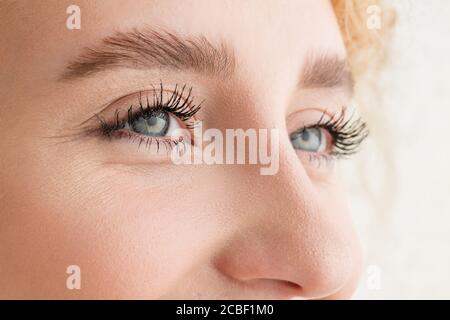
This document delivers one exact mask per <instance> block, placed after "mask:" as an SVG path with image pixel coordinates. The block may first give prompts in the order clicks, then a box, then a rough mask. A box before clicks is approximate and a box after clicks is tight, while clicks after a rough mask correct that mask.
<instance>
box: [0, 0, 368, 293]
mask: <svg viewBox="0 0 450 320" xmlns="http://www.w3.org/2000/svg"><path fill="white" fill-rule="evenodd" d="M72 3H73V1H45V2H43V1H20V0H19V1H11V2H10V1H6V2H5V1H0V18H1V19H0V38H1V39H2V46H1V47H0V61H1V72H0V101H1V103H0V135H1V137H2V138H1V139H0V149H1V150H2V151H1V157H0V204H1V205H0V217H1V218H0V297H2V298H5V297H15V298H39V297H40V298H150V299H153V298H193V299H196V298H210V299H215V298H244V299H245V298H258V299H260V298H261V299H264V298H269V299H270V298H271V299H279V298H292V297H301V298H334V297H338V298H344V297H349V296H350V294H351V293H352V291H353V290H354V287H355V285H356V282H357V279H358V275H359V270H360V253H359V247H358V242H357V239H356V236H355V232H354V230H353V228H352V226H351V220H350V216H349V212H348V210H347V207H346V204H345V201H344V197H343V193H342V190H341V189H342V181H341V179H340V178H339V176H338V175H337V172H336V163H337V162H338V161H339V160H337V158H338V157H339V154H345V152H346V151H347V152H348V150H347V149H346V147H345V145H344V144H341V146H340V147H339V142H342V143H347V142H349V141H348V140H344V139H345V138H347V139H348V137H346V136H345V134H347V135H348V134H349V132H348V130H350V129H351V128H349V126H348V124H347V123H346V120H343V119H340V117H341V116H343V115H344V114H345V112H344V111H343V110H344V107H345V106H348V105H349V103H350V99H351V95H352V91H351V79H350V78H349V73H348V70H347V68H346V65H345V61H346V53H345V48H344V45H343V42H342V39H341V37H340V31H339V27H338V25H337V22H336V17H335V15H334V12H333V9H332V7H331V4H330V3H329V1H326V0H321V1H309V0H296V1H294V0H292V1H277V0H273V1H263V2H262V1H258V0H254V1H253V0H252V1H245V3H244V2H238V1H208V0H192V1H175V0H173V1H172V0H170V1H168V0H164V1H159V0H136V1H119V0H109V1H95V2H94V1H87V0H83V1H82V0H78V1H76V4H77V5H78V6H79V8H80V10H81V11H80V13H81V15H80V21H81V25H80V26H81V28H80V29H70V28H68V27H67V23H69V27H70V25H73V22H74V21H76V17H75V18H74V16H73V14H72V13H73V12H72V11H70V10H69V13H67V12H66V10H67V8H68V7H69V6H70V5H71V4H72ZM75 14H76V12H75ZM72 18H73V19H75V20H72ZM71 23H72V24H71ZM75 25H76V22H75ZM105 39H106V40H105ZM88 48H89V49H88ZM183 86H185V89H184V91H182V88H183ZM190 90H191V94H190V95H189V91H190ZM177 101H178V104H177ZM199 106H200V109H198V107H199ZM183 107H184V109H183ZM197 109H198V110H197ZM194 113H195V114H194ZM339 119H340V120H339ZM339 121H340V123H339ZM199 123H201V127H202V129H203V131H206V130H207V129H217V130H216V131H215V132H216V133H217V132H219V133H223V136H224V139H225V137H226V136H225V132H226V129H243V130H248V129H255V132H256V133H257V134H258V137H261V135H262V134H260V132H262V131H264V130H261V131H260V129H275V130H273V131H269V133H268V135H269V137H271V139H269V140H270V141H268V142H267V146H268V151H271V152H267V153H268V154H272V155H275V154H276V155H277V156H278V159H276V157H272V160H274V159H275V160H274V162H273V163H272V168H274V170H272V172H270V173H269V174H262V170H260V169H261V168H262V167H268V165H267V163H266V164H265V165H263V164H259V162H258V163H256V164H252V163H244V164H242V163H241V164H239V163H236V162H237V161H234V162H235V163H234V164H232V163H229V164H217V163H210V162H208V163H207V162H205V161H203V162H201V163H197V164H181V165H177V164H174V163H173V159H172V158H171V156H170V155H169V153H170V150H172V148H178V145H180V146H181V145H183V146H184V147H186V146H187V148H186V149H184V150H188V149H189V148H192V149H194V148H196V149H195V150H196V151H198V149H199V148H200V147H201V146H199V145H195V142H194V141H191V140H189V139H187V138H186V137H184V139H183V140H182V141H181V142H180V136H176V135H175V133H174V132H177V130H175V129H176V128H181V129H186V130H188V132H193V129H191V127H192V125H193V124H197V126H199ZM344 125H346V126H347V127H344ZM345 130H347V132H345ZM271 132H275V133H277V134H278V143H271V141H272V142H273V141H275V142H276V139H275V136H274V135H271V134H270V133H271ZM350 133H351V132H350ZM249 139H250V138H249ZM340 139H341V140H340ZM192 140H194V139H192ZM261 141H263V142H264V141H265V140H264V139H263V140H260V143H259V144H258V148H259V150H261V146H262V145H264V143H261ZM350 142H351V141H350ZM205 144H207V143H206V142H205ZM224 144H225V141H224ZM248 145H250V143H249V144H248ZM169 149H170V150H169ZM217 150H219V149H217ZM217 150H216V151H217ZM246 150H247V151H244V155H247V156H248V155H249V153H250V151H249V150H250V146H249V149H246ZM235 151H236V150H235ZM217 152H218V151H217ZM239 152H242V150H237V151H236V152H235V153H236V154H238V153H239ZM224 153H225V151H224ZM219 154H220V152H219ZM275 161H277V163H278V164H279V166H277V164H276V163H275ZM71 265H76V266H79V268H80V272H81V289H79V290H77V289H74V290H69V289H68V288H67V286H66V280H67V278H68V277H69V276H70V274H68V273H66V271H67V268H68V267H69V266H71Z"/></svg>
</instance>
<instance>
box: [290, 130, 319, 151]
mask: <svg viewBox="0 0 450 320" xmlns="http://www.w3.org/2000/svg"><path fill="white" fill-rule="evenodd" d="M290 139H291V143H292V146H293V147H294V149H299V150H304V151H309V152H318V151H319V150H320V148H321V145H322V131H321V130H320V129H318V128H306V129H304V130H302V131H300V132H296V133H293V134H291V136H290Z"/></svg>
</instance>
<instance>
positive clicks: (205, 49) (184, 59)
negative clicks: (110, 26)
mask: <svg viewBox="0 0 450 320" xmlns="http://www.w3.org/2000/svg"><path fill="white" fill-rule="evenodd" d="M114 67H127V68H134V69H142V68H146V69H152V68H168V69H174V70H192V71H194V72H197V73H202V74H208V75H214V76H221V77H229V76H230V75H231V74H232V73H233V72H234V68H235V58H234V53H233V51H232V50H230V49H229V47H228V46H227V45H226V44H225V43H224V42H220V43H219V44H218V45H214V44H213V43H212V42H210V41H209V40H208V39H207V38H206V37H204V36H199V37H196V38H182V37H180V36H178V35H175V34H174V33H171V32H168V31H155V30H152V29H148V28H146V29H143V30H142V31H140V30H138V29H133V30H132V31H130V32H126V33H123V32H118V33H116V34H114V35H112V36H109V37H107V38H105V39H103V40H102V41H101V43H100V45H98V46H96V47H93V48H85V49H84V50H83V52H82V53H81V55H80V56H79V57H77V58H76V59H75V60H73V61H72V62H70V64H69V65H68V66H67V68H66V69H65V72H64V73H63V74H62V76H61V79H62V80H71V79H76V78H81V77H86V76H90V75H92V74H94V73H97V72H100V71H104V70H107V69H111V68H114Z"/></svg>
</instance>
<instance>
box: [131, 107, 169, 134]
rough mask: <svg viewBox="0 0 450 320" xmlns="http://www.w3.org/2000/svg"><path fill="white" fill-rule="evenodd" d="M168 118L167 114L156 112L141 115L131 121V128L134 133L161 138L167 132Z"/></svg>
mask: <svg viewBox="0 0 450 320" xmlns="http://www.w3.org/2000/svg"><path fill="white" fill-rule="evenodd" d="M169 120H170V119H169V116H168V114H167V112H164V111H158V112H156V113H153V114H150V115H143V116H141V117H139V118H138V119H136V120H135V121H133V123H132V124H131V125H132V128H133V130H134V131H135V132H136V133H140V134H143V135H146V136H156V137H163V136H165V135H166V134H167V131H168V130H169V124H170V121H169Z"/></svg>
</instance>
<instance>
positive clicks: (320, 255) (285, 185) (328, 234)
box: [216, 138, 351, 297]
mask: <svg viewBox="0 0 450 320" xmlns="http://www.w3.org/2000/svg"><path fill="white" fill-rule="evenodd" d="M287 140H288V139H287ZM288 143H289V141H283V138H280V168H279V171H278V173H277V174H275V175H271V176H261V175H260V173H259V171H257V170H250V171H248V172H247V173H246V175H247V177H246V180H247V183H248V184H249V185H252V186H253V187H252V192H251V196H250V199H249V201H247V202H246V204H244V206H245V207H244V208H242V210H244V211H246V213H247V214H248V215H251V216H252V219H251V222H248V221H247V222H248V223H247V224H246V225H245V226H243V227H242V228H241V229H239V230H236V233H234V234H232V236H231V238H230V239H228V241H227V245H226V247H225V248H223V251H222V252H221V254H220V255H219V258H218V259H217V261H216V262H217V265H218V267H219V269H221V270H222V271H223V272H224V273H227V274H228V275H229V276H232V277H233V278H236V279H238V280H241V281H246V280H254V279H272V280H280V281H283V282H289V283H293V284H295V285H297V286H298V288H301V289H300V290H299V292H298V293H299V295H305V296H310V297H317V296H322V295H326V294H331V293H333V292H334V291H336V290H337V289H339V287H341V286H342V285H344V283H345V280H346V278H347V277H348V276H349V274H348V270H351V267H350V264H351V254H350V250H349V247H348V246H347V243H346V241H345V236H344V235H343V234H342V231H341V230H339V228H338V227H337V226H336V225H335V224H334V223H333V221H330V218H329V216H328V215H327V212H325V211H324V210H323V206H322V205H321V203H320V202H319V200H318V198H317V195H316V192H315V190H314V186H313V183H312V182H311V180H310V179H309V177H308V175H307V174H306V172H305V171H304V170H303V168H302V166H301V164H300V160H299V159H298V157H297V156H296V154H295V152H293V151H292V150H290V149H289V147H290V146H288ZM291 151H292V152H291ZM236 192H239V191H238V190H236Z"/></svg>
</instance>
